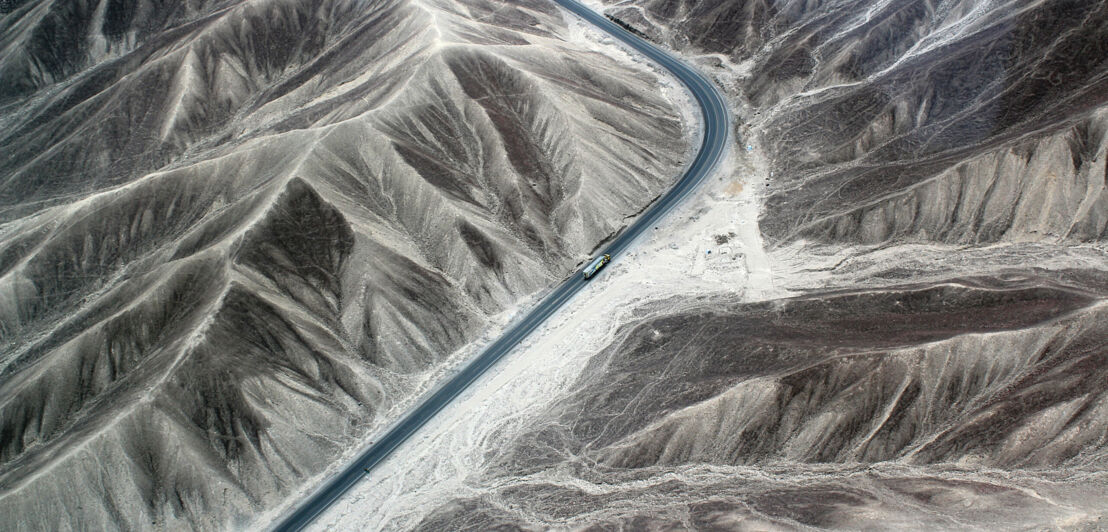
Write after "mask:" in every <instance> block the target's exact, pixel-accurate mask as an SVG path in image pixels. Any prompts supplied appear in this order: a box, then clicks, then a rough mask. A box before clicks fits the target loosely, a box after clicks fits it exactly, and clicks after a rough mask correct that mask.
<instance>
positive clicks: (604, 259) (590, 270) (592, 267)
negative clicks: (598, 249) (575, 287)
mask: <svg viewBox="0 0 1108 532" xmlns="http://www.w3.org/2000/svg"><path fill="white" fill-rule="evenodd" d="M610 260H612V256H611V255H608V254H607V253H605V254H603V255H601V256H599V257H597V258H596V259H594V260H593V261H592V262H590V263H589V265H588V266H585V279H588V278H590V277H592V276H594V275H596V272H598V271H600V268H603V267H604V265H605V264H608V261H610Z"/></svg>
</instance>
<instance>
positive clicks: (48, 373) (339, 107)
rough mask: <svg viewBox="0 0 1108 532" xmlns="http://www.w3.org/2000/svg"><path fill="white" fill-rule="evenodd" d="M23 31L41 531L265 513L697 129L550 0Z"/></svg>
mask: <svg viewBox="0 0 1108 532" xmlns="http://www.w3.org/2000/svg"><path fill="white" fill-rule="evenodd" d="M590 38H591V39H593V40H592V41H590V40H589V39H590ZM0 50H2V51H0V154H2V156H0V182H2V186H0V514H2V515H4V516H5V522H6V523H7V525H5V527H10V528H8V529H14V530H68V529H72V530H110V529H146V528H155V529H169V530H181V529H189V528H195V529H225V528H233V527H243V526H251V523H253V520H254V519H257V518H258V516H259V515H260V514H261V513H263V512H266V511H270V510H273V509H274V508H276V507H277V505H279V504H281V503H282V502H284V501H286V500H288V498H289V497H292V496H294V495H295V494H296V493H297V492H298V491H299V490H302V489H305V488H307V487H310V485H311V484H310V482H312V481H315V480H316V479H318V477H319V475H321V474H322V473H323V472H324V471H325V469H326V468H327V467H329V466H333V465H338V464H337V463H336V459H337V457H338V456H340V455H341V454H342V453H344V452H346V451H348V450H350V449H351V448H353V447H355V446H357V445H360V444H361V443H362V442H363V439H364V437H365V435H366V434H367V432H368V431H369V429H371V428H372V427H374V426H375V425H376V424H380V423H383V422H386V421H387V420H388V415H390V414H389V413H390V409H391V408H393V407H395V406H396V405H398V404H399V403H401V402H402V401H404V400H407V399H410V398H411V396H412V395H413V394H414V393H416V392H418V391H420V390H423V389H425V387H426V386H427V385H428V383H429V378H430V376H431V375H433V374H434V372H435V371H437V370H440V369H441V366H442V364H443V363H444V361H446V360H447V358H448V356H449V355H450V354H451V353H453V352H455V351H456V350H458V349H459V348H461V347H463V346H464V345H466V344H467V343H468V342H470V341H472V340H474V339H476V338H477V337H478V336H479V335H481V334H482V333H483V332H484V331H485V330H486V329H487V328H488V327H490V326H493V325H494V324H495V323H496V321H495V320H494V319H493V318H494V316H495V315H496V314H498V313H500V312H502V311H505V310H506V309H510V308H512V307H513V305H515V304H517V303H518V302H519V301H520V300H521V299H522V298H523V297H525V296H528V295H531V294H535V293H536V292H539V291H541V290H543V289H544V288H546V287H548V286H550V285H551V284H552V283H554V282H556V281H557V280H559V279H561V278H562V277H563V276H565V275H567V274H568V273H569V271H571V269H572V268H573V267H574V266H575V265H576V264H577V263H579V262H580V261H581V260H583V259H584V258H585V257H586V256H587V254H588V253H589V252H590V251H591V250H592V249H593V248H594V247H595V246H596V245H597V244H598V243H599V242H600V241H602V240H603V239H604V238H606V237H607V236H608V235H609V234H611V233H612V232H613V231H615V230H617V229H618V228H619V227H620V226H621V224H622V223H623V220H624V218H625V217H626V216H628V215H631V214H633V213H635V212H637V211H638V210H640V209H641V208H642V207H643V206H644V205H646V204H647V203H648V202H649V201H650V200H651V198H653V197H655V196H656V195H657V194H658V193H660V192H661V191H662V190H664V188H665V187H666V185H667V183H668V182H669V180H671V179H672V178H673V177H674V176H675V175H676V174H677V172H678V169H679V168H680V166H681V165H682V163H683V160H684V158H685V157H686V155H687V152H688V146H687V145H686V142H687V141H688V139H687V138H686V137H687V135H686V134H685V129H686V126H687V124H686V123H685V119H684V118H683V117H682V114H681V112H680V111H679V110H678V109H677V105H678V104H679V103H681V102H678V101H676V100H671V99H670V98H669V96H667V94H668V92H667V91H665V90H660V84H661V83H662V81H661V80H660V79H659V78H658V77H657V76H656V75H655V74H653V73H652V72H650V71H649V70H648V69H647V68H645V67H643V66H641V65H636V64H634V63H632V62H631V61H629V60H627V59H626V55H625V54H624V53H623V52H622V51H620V50H618V49H617V48H614V47H612V46H604V45H600V44H597V43H596V42H595V38H592V37H590V36H589V34H587V33H585V30H584V29H583V28H582V27H581V26H580V25H579V24H577V23H574V22H570V21H569V20H567V18H565V17H564V16H563V15H562V14H561V13H559V12H558V11H557V10H555V9H554V7H553V6H552V5H550V4H547V3H545V2H497V1H493V2H486V1H464V2H455V1H437V0H411V1H408V0H381V1H376V0H371V1H360V0H326V1H321V2H317V1H308V0H254V1H212V2H207V1H188V2H161V1H158V0H119V1H116V0H112V1H108V0H102V1H94V0H88V1H84V0H39V1H35V0H28V1H19V0H16V1H7V2H0Z"/></svg>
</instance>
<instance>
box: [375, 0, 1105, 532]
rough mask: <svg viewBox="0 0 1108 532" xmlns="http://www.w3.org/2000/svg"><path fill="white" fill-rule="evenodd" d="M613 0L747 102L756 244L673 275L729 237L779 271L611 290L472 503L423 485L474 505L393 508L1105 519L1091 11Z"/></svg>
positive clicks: (617, 515) (634, 516)
mask: <svg viewBox="0 0 1108 532" xmlns="http://www.w3.org/2000/svg"><path fill="white" fill-rule="evenodd" d="M607 11H608V13H609V14H610V15H613V16H615V17H617V18H619V19H620V20H622V21H624V22H625V23H627V24H629V25H631V26H632V27H635V28H636V29H638V30H639V31H641V32H643V33H644V34H646V35H649V36H650V37H651V38H652V39H654V40H656V41H658V42H661V43H665V44H667V45H668V46H671V47H674V48H677V49H679V50H680V51H681V52H683V53H684V54H685V56H686V58H688V59H689V60H690V61H693V62H695V63H697V64H698V65H700V66H701V68H702V69H703V70H704V71H705V72H707V73H709V74H712V75H714V76H715V77H716V79H717V80H718V82H719V83H720V84H721V86H722V87H723V88H724V89H725V90H726V91H727V92H728V93H729V96H730V99H731V103H732V105H733V107H734V110H735V111H736V115H737V119H736V122H737V127H736V133H737V137H738V139H737V140H738V141H739V142H741V144H739V145H738V146H736V150H735V151H736V153H737V155H736V156H735V158H736V160H737V161H738V162H737V163H735V168H736V169H735V170H733V172H732V176H724V177H735V178H736V179H738V181H736V183H737V184H736V185H734V186H733V187H732V189H733V190H743V188H742V186H743V185H745V186H746V187H756V188H757V189H758V190H757V191H756V192H754V193H752V196H751V197H753V198H755V199H754V200H753V201H755V202H756V203H757V204H758V206H759V210H758V212H759V217H758V220H757V221H758V226H759V227H758V229H759V236H760V237H761V241H764V242H765V246H764V249H753V248H750V247H746V248H739V247H737V245H736V244H733V243H731V242H729V238H731V237H735V236H736V233H735V232H731V233H728V232H727V231H728V230H729V229H730V228H725V227H719V228H716V229H715V230H716V234H718V235H720V236H719V237H718V239H716V240H714V241H713V242H712V243H711V244H705V247H702V248H698V249H697V250H696V253H697V255H696V256H697V257H698V258H697V259H696V261H697V262H693V260H692V259H686V260H685V261H684V262H682V263H681V268H684V270H683V271H684V272H687V275H688V276H690V277H696V276H699V275H701V274H700V273H697V272H703V271H705V268H708V271H709V273H710V272H711V271H712V270H711V268H712V266H701V265H702V264H704V263H705V262H706V261H707V259H705V258H703V257H705V249H709V250H711V251H716V252H717V254H718V252H720V251H721V247H722V246H732V247H730V248H725V249H728V250H736V251H742V252H745V253H746V262H747V264H748V265H750V264H753V263H754V260H753V259H751V257H767V259H766V260H767V263H768V267H769V268H770V269H771V270H772V272H771V273H772V275H766V276H764V277H761V278H756V277H755V276H753V275H750V274H749V273H747V274H744V275H746V277H745V279H746V284H741V285H729V284H720V285H719V286H718V287H716V288H715V289H714V291H713V292H711V293H706V292H705V291H704V289H703V288H702V285H703V283H698V282H693V281H691V280H690V281H689V282H688V283H686V284H685V285H684V286H686V287H687V289H685V290H682V289H681V288H680V286H681V285H680V284H679V283H676V282H672V283H669V284H667V283H665V282H657V283H652V284H649V285H648V286H657V287H658V288H657V289H656V290H655V292H654V293H652V294H651V295H650V297H649V298H648V297H646V296H643V295H639V296H637V297H635V298H631V297H628V298H627V299H626V301H627V304H628V305H629V306H632V307H633V309H632V310H628V311H626V312H623V313H621V314H620V316H622V317H624V318H626V321H625V322H623V323H620V324H617V325H618V326H619V327H618V330H617V331H616V332H615V333H614V334H612V335H610V337H606V336H603V335H604V334H607V333H604V332H603V328H598V329H600V331H601V332H599V333H592V334H595V335H597V336H598V337H599V338H607V340H605V341H604V342H605V344H604V345H606V347H604V348H603V349H602V350H600V351H599V352H598V353H597V354H595V355H594V354H581V355H578V354H577V353H576V352H575V351H574V350H573V348H566V349H565V350H564V351H563V352H560V353H548V354H547V355H546V356H580V357H583V358H587V359H588V365H587V367H584V368H583V369H581V370H580V371H579V372H574V373H572V375H573V376H574V377H573V378H572V379H568V382H569V383H570V384H568V385H567V386H565V387H564V388H563V389H561V390H560V392H559V394H557V396H556V397H553V398H552V399H550V400H549V401H545V402H543V403H541V404H539V403H536V404H539V405H540V406H533V407H531V408H532V410H530V411H528V412H527V414H526V416H524V415H521V416H520V417H521V418H525V419H526V421H519V420H514V419H513V420H511V421H510V422H504V423H503V424H500V425H496V426H494V427H491V428H489V429H487V430H483V431H482V432H480V433H479V434H481V435H482V436H481V437H480V438H478V437H475V436H470V439H471V440H472V441H475V442H480V443H476V444H473V445H474V446H475V447H476V450H474V451H473V452H472V453H471V454H472V455H473V456H477V457H480V459H479V460H478V459H474V460H477V462H476V465H474V466H472V468H471V469H469V470H464V471H465V474H466V475H468V476H467V477H466V480H465V484H464V485H465V487H466V488H467V489H466V490H464V491H463V490H461V489H459V487H458V486H456V485H454V484H451V483H450V482H449V481H448V480H447V479H446V477H445V475H440V476H439V477H438V478H434V477H432V478H434V480H436V482H438V483H439V484H441V485H442V486H450V487H451V488H452V489H453V490H454V492H455V493H458V492H462V493H463V494H461V495H456V496H454V497H453V498H452V500H449V501H448V502H446V503H442V504H437V505H435V506H434V509H433V510H427V511H420V510H419V509H418V508H417V507H416V506H415V505H413V506H410V507H406V508H405V510H404V512H403V513H401V512H399V511H398V512H395V513H394V515H393V516H391V518H393V519H395V521H394V525H395V526H397V527H402V526H404V525H405V524H406V525H411V524H412V523H418V524H419V527H420V528H421V529H426V530H442V529H453V530H463V529H464V530H487V529H491V528H495V527H504V528H506V529H511V528H515V527H522V528H524V529H535V530H540V529H547V528H550V527H556V528H564V529H583V530H686V529H701V530H792V529H811V528H815V529H846V530H858V529H874V530H905V529H911V530H935V529H952V530H968V529H978V530H996V529H1004V530H1024V529H1036V530H1037V529H1052V530H1054V529H1066V530H1100V529H1103V528H1104V527H1105V524H1106V523H1108V502H1105V501H1108V477H1106V476H1105V474H1104V470H1105V468H1106V466H1108V462H1106V459H1108V410H1106V409H1105V406H1104V405H1105V401H1106V400H1108V373H1106V372H1105V371H1106V370H1105V368H1106V367H1108V366H1106V362H1108V329H1106V324H1108V315H1106V309H1108V307H1106V306H1105V305H1106V296H1108V281H1106V280H1108V247H1106V244H1108V182H1106V170H1108V5H1106V4H1105V3H1104V2H1102V1H1094V2H1065V1H1010V2H1005V1H997V2H965V1H959V0H952V1H945V0H942V1H931V0H918V1H917V0H906V1H892V2H878V1H872V2H857V1H805V2H799V1H772V0H770V1H744V0H723V1H719V2H694V1H687V2H686V1H671V0H642V1H637V0H630V1H625V2H616V3H609V5H608V7H607ZM748 144H749V147H748ZM739 178H741V179H739ZM713 193H715V192H713ZM748 193H749V191H748ZM719 194H720V197H724V195H723V194H722V193H719ZM736 204H741V202H739V203H726V202H724V201H720V202H717V203H715V204H712V203H710V202H709V203H706V205H708V207H704V208H700V209H699V210H696V211H695V214H694V215H691V216H689V217H688V218H685V219H684V220H683V223H692V222H693V221H695V219H696V218H698V217H701V216H704V217H707V216H710V215H711V209H726V208H729V207H728V206H729V205H736ZM712 205H715V206H712ZM738 216H740V214H737V213H734V212H732V213H723V214H720V215H717V216H716V218H714V219H718V220H724V221H728V220H733V219H735V218H736V217H738ZM736 227H738V226H736ZM671 229H672V226H671ZM735 230H738V229H735ZM759 244H760V243H759ZM672 246H673V248H674V249H677V244H676V243H675V244H672ZM646 253H650V252H649V251H648V252H646ZM732 253H733V252H732ZM732 256H734V255H733V254H732ZM739 258H743V257H742V256H740V257H739ZM636 260H638V261H639V262H636V263H635V264H634V265H633V266H628V267H627V270H626V271H625V272H624V271H621V272H620V275H626V276H634V275H636V270H635V267H636V266H637V267H639V268H643V267H644V266H643V262H645V261H646V260H647V259H636ZM653 260H660V259H653ZM731 260H732V259H726V260H724V261H723V263H725V264H731ZM715 268H716V269H717V271H723V269H725V268H732V269H738V270H740V273H741V269H742V267H741V266H740V267H732V266H715ZM748 269H749V268H748ZM652 271H655V272H656V271H658V270H652ZM720 275H721V277H720V278H725V277H723V276H722V274H720ZM759 279H760V280H759ZM622 282H624V283H626V284H629V283H632V281H622ZM759 282H761V283H765V284H767V285H768V284H772V286H762V285H758V284H757V283H759ZM611 284H612V285H613V286H614V285H616V284H617V281H611ZM604 293H605V294H609V293H610V292H604ZM648 299H649V300H648ZM644 300H647V301H644ZM612 306H616V307H617V308H618V305H617V304H616V303H613V304H612ZM550 334H551V335H556V334H559V333H558V332H552V333H550ZM563 334H564V333H563ZM551 344H553V345H561V344H556V342H554V341H553V340H552V341H551ZM559 375H561V374H559ZM542 378H544V379H547V380H549V379H551V378H552V377H551V376H549V375H544V376H543V377H542ZM536 380H537V378H536ZM470 430H476V429H470ZM456 462H462V463H464V462H463V461H461V460H456ZM443 469H447V468H443ZM455 474H456V475H457V474H460V473H455ZM443 489H445V488H443ZM421 497H422V498H420V499H418V500H420V501H428V500H431V496H430V495H428V494H422V495H421Z"/></svg>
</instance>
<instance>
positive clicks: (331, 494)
mask: <svg viewBox="0 0 1108 532" xmlns="http://www.w3.org/2000/svg"><path fill="white" fill-rule="evenodd" d="M554 2H556V3H557V4H559V5H561V6H562V7H563V8H565V9H567V10H569V11H572V12H573V13H575V14H577V15H578V16H580V17H581V18H583V19H585V20H586V21H588V22H590V23H592V24H593V25H595V26H597V27H599V28H600V29H602V30H604V31H607V32H608V33H610V34H611V35H612V36H613V37H615V38H617V39H619V40H621V41H623V42H624V43H626V44H627V45H629V46H631V47H632V48H634V49H635V50H637V51H639V52H640V53H642V54H643V55H646V56H647V57H649V58H650V59H652V60H654V61H655V62H656V63H657V64H659V65H661V66H662V67H664V68H665V69H667V70H669V71H670V72H672V73H673V74H674V75H675V76H676V77H677V78H678V79H680V80H681V81H682V82H683V83H684V84H685V85H686V86H687V87H688V88H689V91H690V92H691V93H692V95H693V97H695V98H696V101H697V103H698V104H699V105H700V109H701V112H702V114H703V133H704V135H703V138H702V142H701V145H700V151H699V152H698V153H697V154H696V158H695V159H694V160H693V162H692V164H691V165H689V168H688V170H687V171H686V172H685V174H684V175H682V176H681V179H680V180H679V181H678V182H677V184H675V185H674V186H673V188H672V189H670V191H669V192H667V193H666V194H665V195H664V196H662V197H661V198H659V199H658V201H657V202H655V203H654V204H653V205H651V206H650V208H649V209H648V210H647V211H645V212H644V213H643V214H642V215H641V216H640V217H639V219H638V220H636V221H635V223H633V224H632V225H631V226H630V227H628V228H627V229H626V230H625V231H623V233H621V234H620V235H619V236H617V237H616V238H615V239H613V240H612V241H611V242H610V243H609V244H608V246H607V247H606V248H605V249H603V250H600V251H598V253H597V254H603V253H608V254H610V255H611V256H612V261H613V262H614V261H616V260H617V259H618V257H619V254H620V253H622V252H623V251H624V250H626V249H627V247H628V246H629V245H630V244H631V242H632V241H633V240H634V239H635V238H636V237H638V236H639V235H641V234H642V233H644V232H645V231H648V230H649V229H650V228H651V227H653V226H654V224H655V223H657V222H658V220H659V219H660V218H662V216H664V215H665V214H666V213H667V212H669V210H670V209H672V208H673V206H674V205H677V204H678V203H679V202H680V201H681V200H682V199H684V198H685V196H687V195H688V194H689V192H690V191H692V190H693V189H694V188H695V187H696V186H697V185H698V184H700V182H701V181H703V180H704V178H705V176H707V175H708V174H709V173H710V172H711V171H712V169H713V168H714V167H715V165H716V163H717V162H719V159H720V157H721V156H722V155H723V151H724V148H725V146H726V144H727V129H728V114H727V106H726V105H725V104H724V102H723V97H722V96H721V95H720V93H719V91H718V90H717V89H716V87H715V86H714V85H712V84H711V83H710V82H709V81H708V80H706V79H704V77H703V76H701V75H700V74H699V73H697V72H696V71H694V70H692V69H691V68H689V67H688V66H685V65H684V64H683V63H681V62H680V61H677V60H676V59H674V58H673V57H671V56H670V55H669V54H667V53H665V52H663V51H661V50H659V49H657V48H655V47H654V46H653V45H651V44H649V43H647V42H646V41H644V40H642V39H640V38H638V37H636V36H634V35H632V34H630V33H628V32H627V31H625V30H624V29H623V28H621V27H619V26H618V25H616V24H615V23H613V22H611V21H610V20H608V19H607V18H605V17H604V16H603V15H600V14H598V13H596V12H595V11H593V10H591V9H589V8H587V7H585V6H583V5H581V4H579V3H577V2H576V1H575V0H554ZM607 268H611V266H610V265H609V266H608V267H607ZM604 274H605V270H603V269H602V270H600V272H599V273H597V274H596V276H594V277H593V279H595V278H596V277H599V276H602V275H604ZM587 282H588V281H586V280H585V279H584V278H583V276H582V275H581V272H577V273H575V274H574V275H573V276H571V277H570V278H569V279H567V280H566V281H564V282H563V283H562V284H561V285H560V286H558V288H556V289H555V290H554V291H553V292H551V293H550V295H548V296H547V297H546V298H545V299H543V300H542V301H541V302H540V303H539V304H538V306H536V307H535V308H534V309H532V310H531V311H530V313H529V314H527V316H526V317H525V318H524V319H523V320H522V321H520V322H519V323H517V324H515V325H513V326H512V327H511V328H509V329H508V330H507V331H505V332H504V334H503V336H501V337H500V338H499V339H498V340H496V342H493V344H492V345H490V346H489V347H488V348H487V349H486V350H485V351H484V352H483V353H481V354H480V355H479V356H478V357H477V358H476V359H474V360H473V361H472V362H471V363H470V364H469V365H468V366H466V367H465V369H463V370H462V371H460V372H459V373H457V374H455V375H454V376H453V377H451V378H450V379H449V380H447V381H446V382H445V383H443V384H442V385H441V386H440V387H439V388H437V389H436V390H435V391H434V392H433V393H431V394H430V395H429V396H427V397H426V398H425V399H424V400H423V402H422V403H420V404H419V406H417V407H416V408H415V409H413V410H412V411H411V412H409V413H408V414H407V415H406V416H405V417H404V418H403V419H401V420H400V421H399V422H398V423H397V424H395V425H394V426H393V427H392V428H391V429H389V431H388V433H386V434H385V435H384V436H382V437H381V438H380V439H379V440H377V441H376V443H374V444H373V445H372V446H370V447H369V448H368V449H366V450H365V451H363V452H362V454H361V455H359V456H358V457H357V458H356V459H355V460H354V461H353V462H351V463H350V465H348V466H347V467H346V469H344V470H342V471H341V472H339V473H338V474H336V475H335V476H333V477H331V478H330V479H328V480H327V482H326V483H325V484H324V485H323V486H321V487H320V488H319V489H318V490H317V491H316V492H315V493H313V494H312V495H311V496H309V497H308V498H307V499H305V500H304V501H303V503H301V504H300V506H299V507H297V508H296V509H295V510H293V511H292V512H291V513H289V514H287V515H286V516H284V517H283V518H282V520H281V521H280V522H279V524H277V526H276V527H275V530H278V531H282V532H284V531H297V530H301V529H303V528H304V527H306V526H307V525H308V524H309V523H311V522H312V520H314V519H315V518H316V516H318V515H319V514H321V513H323V511H324V510H326V509H327V508H328V507H330V506H331V504H332V503H334V502H335V501H336V500H338V499H339V497H341V496H342V495H343V494H344V493H346V492H347V490H349V489H350V488H351V487H353V486H354V485H355V484H357V483H358V481H359V480H361V478H362V477H363V476H364V475H365V471H367V470H370V469H372V468H373V467H374V466H376V465H377V464H379V463H381V462H382V461H383V460H384V459H385V458H387V457H388V456H389V455H390V454H392V453H393V451H395V450H396V449H397V448H398V447H400V445H401V444H402V443H404V441H405V440H407V439H408V438H410V437H411V436H412V435H413V434H415V432H416V431H417V430H419V428H420V427H422V426H423V425H424V424H426V423H427V421H429V420H430V419H431V418H432V417H434V416H435V414H437V413H438V412H439V411H440V410H442V409H443V408H444V407H445V406H446V405H448V404H450V402H451V401H453V400H454V398H455V397H457V396H458V395H459V394H461V393H462V391H464V390H465V389H466V388H468V387H469V385H470V384H473V382H474V381H476V380H477V379H478V378H479V377H480V376H481V375H482V374H484V373H485V371H486V370H488V369H489V368H490V367H492V365H493V364H495V363H496V362H497V361H498V360H500V359H501V358H503V357H504V355H506V354H508V352H509V351H511V350H512V348H514V347H515V346H516V345H517V344H519V342H520V341H521V340H523V338H525V337H526V336H527V335H528V334H530V333H531V332H532V331H534V330H535V328H536V327H538V326H539V325H540V324H541V323H542V322H544V321H546V319H547V318H549V317H550V316H551V315H552V314H554V312H556V311H557V310H558V309H559V308H560V307H561V306H562V304H564V303H565V302H566V301H568V300H569V299H570V298H571V297H573V295H574V294H576V293H577V291H579V290H581V288H582V287H584V286H585V284H586V283H587Z"/></svg>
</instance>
